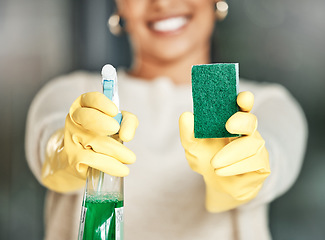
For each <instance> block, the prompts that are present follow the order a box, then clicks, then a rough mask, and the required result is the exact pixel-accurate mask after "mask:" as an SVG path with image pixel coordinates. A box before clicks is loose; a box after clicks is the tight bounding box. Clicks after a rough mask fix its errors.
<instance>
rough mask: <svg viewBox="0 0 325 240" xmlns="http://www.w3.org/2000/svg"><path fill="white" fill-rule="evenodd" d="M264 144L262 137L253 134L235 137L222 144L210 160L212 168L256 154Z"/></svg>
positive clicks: (224, 165)
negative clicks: (224, 144)
mask: <svg viewBox="0 0 325 240" xmlns="http://www.w3.org/2000/svg"><path fill="white" fill-rule="evenodd" d="M264 145H265V141H264V140H263V139H262V138H255V137H253V136H247V137H241V138H237V139H235V140H234V141H232V142H230V143H228V144H227V145H226V146H224V147H223V148H222V149H221V150H220V151H219V152H218V153H217V154H216V155H215V156H214V157H213V158H212V160H211V165H212V167H213V168H214V169H219V168H223V167H226V166H229V165H231V164H234V163H237V162H239V161H242V160H243V159H247V158H249V157H251V156H254V155H256V154H257V153H258V152H259V151H260V150H261V149H262V148H263V147H264Z"/></svg>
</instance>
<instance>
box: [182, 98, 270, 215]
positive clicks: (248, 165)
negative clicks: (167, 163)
mask: <svg viewBox="0 0 325 240" xmlns="http://www.w3.org/2000/svg"><path fill="white" fill-rule="evenodd" d="M253 102H254V98H253V95H252V94H251V93H250V92H242V93H240V94H239V95H238V97H237V103H238V106H239V108H240V112H237V113H235V114H233V115H232V116H231V117H230V118H229V119H228V121H227V122H226V129H227V131H228V132H230V133H231V134H235V135H240V136H241V137H238V138H195V136H194V124H195V120H194V116H193V114H192V113H190V112H185V113H183V114H182V115H181V117H180V120H179V127H180V137H181V143H182V145H183V147H184V149H185V156H186V158H187V160H188V163H189V165H190V167H191V168H192V170H194V171H196V172H198V173H199V174H201V175H202V176H203V178H204V181H205V184H206V209H207V210H208V211H210V212H222V211H227V210H229V209H233V208H235V207H237V206H239V205H241V204H243V203H246V202H248V201H249V200H251V199H253V198H254V197H255V196H256V195H257V194H258V192H259V190H260V189H261V187H262V186H263V182H264V180H265V179H266V178H267V176H268V175H269V174H270V166H269V156H268V152H267V150H266V148H265V142H264V140H263V138H262V136H261V135H260V134H259V133H258V131H257V130H256V129H257V119H256V117H255V116H254V115H253V114H251V113H250V112H249V111H250V110H251V108H252V106H253ZM243 110H244V111H243Z"/></svg>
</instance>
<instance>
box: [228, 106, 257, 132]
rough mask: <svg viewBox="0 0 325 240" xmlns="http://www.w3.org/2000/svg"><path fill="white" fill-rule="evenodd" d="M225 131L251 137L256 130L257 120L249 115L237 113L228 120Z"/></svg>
mask: <svg viewBox="0 0 325 240" xmlns="http://www.w3.org/2000/svg"><path fill="white" fill-rule="evenodd" d="M226 129H227V131H228V132H230V133H233V134H241V135H252V134H253V133H254V132H255V131H256V129H257V118H256V116H255V115H253V114H251V113H246V112H237V113H235V114H234V115H232V116H231V117H230V118H229V119H228V121H227V123H226Z"/></svg>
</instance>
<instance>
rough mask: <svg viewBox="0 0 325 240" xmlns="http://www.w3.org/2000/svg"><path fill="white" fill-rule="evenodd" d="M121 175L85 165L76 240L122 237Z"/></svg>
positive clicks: (112, 239)
mask: <svg viewBox="0 0 325 240" xmlns="http://www.w3.org/2000/svg"><path fill="white" fill-rule="evenodd" d="M123 182H124V181H123V178H121V177H114V176H110V175H108V174H106V173H103V172H101V171H99V170H97V169H93V168H89V170H88V178H87V183H86V189H85V194H84V199H83V204H82V211H81V218H80V226H79V237H78V239H79V240H85V239H87V240H89V239H91V240H97V239H100V240H104V239H105V240H123V218H124V217H123V205H124V201H123V200H124V198H123V187H124V186H123Z"/></svg>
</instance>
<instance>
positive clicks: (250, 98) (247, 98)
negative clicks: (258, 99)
mask: <svg viewBox="0 0 325 240" xmlns="http://www.w3.org/2000/svg"><path fill="white" fill-rule="evenodd" d="M237 104H238V106H239V108H240V111H243V112H250V111H251V110H252V108H253V105H254V95H253V93H251V92H249V91H246V92H241V93H239V94H238V96H237Z"/></svg>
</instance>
